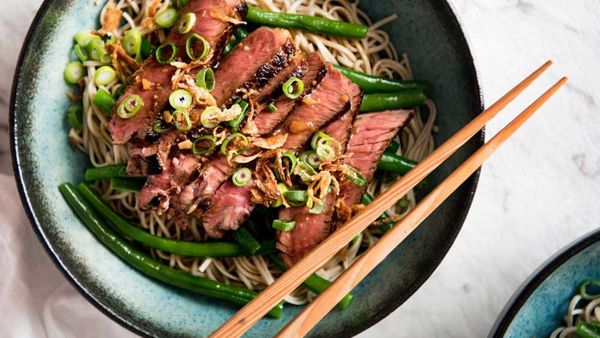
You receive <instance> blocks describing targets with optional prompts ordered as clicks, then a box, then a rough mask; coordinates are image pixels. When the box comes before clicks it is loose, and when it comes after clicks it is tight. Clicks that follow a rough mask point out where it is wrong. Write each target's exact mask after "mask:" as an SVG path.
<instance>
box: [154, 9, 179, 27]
mask: <svg viewBox="0 0 600 338" xmlns="http://www.w3.org/2000/svg"><path fill="white" fill-rule="evenodd" d="M154 22H156V24H157V25H159V26H160V27H162V28H171V27H173V26H174V25H175V23H176V22H177V10H175V8H167V9H165V10H162V11H160V12H159V13H158V14H156V16H155V17H154Z"/></svg>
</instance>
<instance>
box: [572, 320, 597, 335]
mask: <svg viewBox="0 0 600 338" xmlns="http://www.w3.org/2000/svg"><path fill="white" fill-rule="evenodd" d="M575 333H576V334H577V337H581V338H600V324H598V323H593V322H592V323H586V322H579V324H577V329H576V331H575Z"/></svg>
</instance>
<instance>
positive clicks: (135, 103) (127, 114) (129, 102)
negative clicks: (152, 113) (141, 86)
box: [117, 94, 144, 119]
mask: <svg viewBox="0 0 600 338" xmlns="http://www.w3.org/2000/svg"><path fill="white" fill-rule="evenodd" d="M143 105H144V101H142V98H141V97H140V96H139V95H136V94H132V95H129V96H127V97H126V98H125V99H123V101H121V103H120V104H119V107H117V114H118V115H119V117H120V118H122V119H130V118H132V117H134V116H135V115H136V114H137V113H138V112H139V111H140V109H142V106H143Z"/></svg>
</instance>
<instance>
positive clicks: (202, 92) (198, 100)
mask: <svg viewBox="0 0 600 338" xmlns="http://www.w3.org/2000/svg"><path fill="white" fill-rule="evenodd" d="M182 80H183V82H179V83H178V84H177V88H181V89H185V90H187V91H188V92H190V93H191V94H192V97H193V99H194V103H195V104H198V105H203V106H214V105H216V104H217V101H215V98H214V97H213V96H212V95H211V94H210V93H209V92H208V90H206V89H204V88H200V87H198V86H196V81H194V79H192V78H191V77H190V76H189V75H186V76H184V77H183V78H182Z"/></svg>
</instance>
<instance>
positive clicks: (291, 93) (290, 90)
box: [282, 76, 304, 100]
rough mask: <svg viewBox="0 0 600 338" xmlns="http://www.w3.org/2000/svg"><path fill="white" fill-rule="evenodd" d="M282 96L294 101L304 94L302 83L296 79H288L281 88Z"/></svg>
mask: <svg viewBox="0 0 600 338" xmlns="http://www.w3.org/2000/svg"><path fill="white" fill-rule="evenodd" d="M282 89H283V94H285V96H287V98H288V99H290V100H295V99H297V98H299V97H300V95H302V93H303V92H304V82H302V80H300V79H299V78H297V77H294V76H292V77H290V78H289V79H287V81H285V83H284V84H283V86H282Z"/></svg>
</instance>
